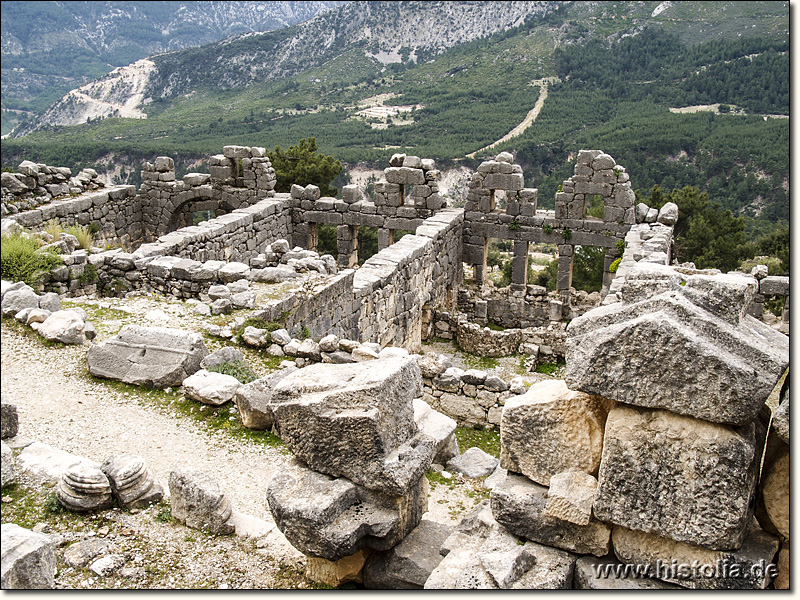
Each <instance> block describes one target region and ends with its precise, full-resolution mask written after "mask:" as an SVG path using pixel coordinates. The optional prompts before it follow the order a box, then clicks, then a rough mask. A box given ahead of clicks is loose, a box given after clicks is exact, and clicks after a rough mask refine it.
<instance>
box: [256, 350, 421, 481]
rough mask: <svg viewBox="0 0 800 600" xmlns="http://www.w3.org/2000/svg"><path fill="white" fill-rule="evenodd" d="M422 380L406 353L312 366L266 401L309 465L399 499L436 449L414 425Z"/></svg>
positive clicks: (283, 432) (289, 442)
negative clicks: (378, 358)
mask: <svg viewBox="0 0 800 600" xmlns="http://www.w3.org/2000/svg"><path fill="white" fill-rule="evenodd" d="M421 382H422V378H421V376H420V371H419V367H418V366H417V362H416V360H415V359H413V358H410V357H389V358H383V359H380V360H379V361H377V362H375V363H373V362H368V363H354V364H349V365H334V364H314V365H311V366H308V367H306V368H304V369H301V370H298V371H296V372H294V373H291V374H290V375H288V376H287V377H286V378H284V379H283V380H282V381H281V382H280V383H278V384H277V385H276V386H275V388H274V390H273V394H272V400H271V405H272V410H273V414H274V415H275V421H276V424H277V426H278V429H279V430H280V435H281V438H282V439H283V441H284V442H285V444H286V446H287V448H289V450H291V451H292V453H294V454H295V456H297V458H299V459H300V460H302V461H303V462H304V463H305V464H306V465H308V466H309V467H310V468H312V469H314V470H315V471H319V472H321V473H326V474H328V475H331V476H333V477H347V478H348V479H350V480H351V481H353V482H354V483H357V484H359V485H363V486H365V487H367V488H370V489H373V490H376V491H380V492H383V493H385V494H390V495H395V496H401V495H403V494H405V493H406V491H407V490H409V489H411V488H412V487H414V486H415V485H416V484H417V481H418V480H419V478H420V477H421V476H422V475H423V473H425V471H426V470H427V469H428V467H430V465H431V462H432V460H433V455H434V452H435V441H434V440H433V439H432V438H430V437H429V436H427V435H425V434H422V433H419V432H418V430H417V425H416V423H415V422H414V407H413V399H414V398H416V397H419V396H421V395H422V385H421Z"/></svg>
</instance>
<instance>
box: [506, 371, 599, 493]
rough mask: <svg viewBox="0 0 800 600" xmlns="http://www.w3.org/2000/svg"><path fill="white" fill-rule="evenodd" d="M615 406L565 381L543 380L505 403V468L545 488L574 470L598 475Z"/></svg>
mask: <svg viewBox="0 0 800 600" xmlns="http://www.w3.org/2000/svg"><path fill="white" fill-rule="evenodd" d="M613 404H614V403H613V402H610V401H608V400H606V399H605V398H602V397H600V396H593V395H590V394H584V393H582V392H573V391H571V390H569V389H567V385H566V384H565V383H564V381H563V380H560V379H551V380H548V381H541V382H539V383H537V384H535V385H533V386H531V388H530V389H529V390H528V391H527V392H526V393H525V394H523V395H522V396H516V397H514V398H511V399H509V400H507V401H506V404H505V406H504V407H503V414H502V417H501V421H500V466H501V467H503V468H504V469H508V470H509V471H514V472H515V473H522V474H523V475H525V476H526V477H528V478H529V479H532V480H533V481H536V482H537V483H540V484H542V485H550V477H551V476H553V475H555V474H556V473H561V472H563V471H568V470H571V469H574V470H579V471H584V472H586V473H589V474H592V475H593V474H596V473H597V469H598V467H599V466H600V457H601V455H602V452H603V429H604V427H605V422H606V417H607V416H608V410H609V409H610V408H611V406H613Z"/></svg>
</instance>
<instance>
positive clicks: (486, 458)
mask: <svg viewBox="0 0 800 600" xmlns="http://www.w3.org/2000/svg"><path fill="white" fill-rule="evenodd" d="M499 464H500V461H499V460H497V459H496V458H495V457H494V456H492V455H491V454H488V453H486V452H484V451H483V450H481V449H480V448H468V449H467V450H466V451H465V452H464V454H461V455H459V456H455V457H453V458H451V459H450V460H449V461H448V462H447V464H446V467H447V469H448V470H450V471H454V472H456V473H461V474H462V475H464V476H465V477H469V478H471V479H480V478H481V477H488V476H489V475H491V474H492V473H494V470H495V469H496V468H497V466H498V465H499Z"/></svg>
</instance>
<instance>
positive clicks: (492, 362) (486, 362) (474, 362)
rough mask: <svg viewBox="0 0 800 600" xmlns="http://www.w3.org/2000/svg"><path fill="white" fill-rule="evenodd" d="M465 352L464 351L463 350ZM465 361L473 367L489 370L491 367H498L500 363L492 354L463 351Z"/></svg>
mask: <svg viewBox="0 0 800 600" xmlns="http://www.w3.org/2000/svg"><path fill="white" fill-rule="evenodd" d="M462 352H463V351H462ZM463 355H464V362H465V363H467V365H468V366H469V368H471V369H479V370H481V371H488V370H489V369H496V368H497V367H498V365H499V363H498V361H497V359H496V358H494V357H491V356H476V355H474V354H468V353H466V352H463Z"/></svg>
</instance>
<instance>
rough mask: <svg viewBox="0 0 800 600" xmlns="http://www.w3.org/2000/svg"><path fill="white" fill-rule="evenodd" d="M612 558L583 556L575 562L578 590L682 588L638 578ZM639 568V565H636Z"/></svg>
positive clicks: (643, 577) (642, 577) (650, 579)
mask: <svg viewBox="0 0 800 600" xmlns="http://www.w3.org/2000/svg"><path fill="white" fill-rule="evenodd" d="M627 567H629V565H625V564H623V563H621V562H619V561H616V560H614V559H612V558H596V557H594V556H582V557H580V558H579V559H578V560H577V561H576V562H575V586H574V587H575V589H576V590H679V589H681V588H680V586H677V585H674V584H672V583H666V582H664V581H661V580H659V579H652V578H650V577H646V576H643V575H639V576H637V575H636V573H634V572H633V571H632V570H630V569H629V568H628V570H627V571H626V568H627ZM634 567H638V565H634Z"/></svg>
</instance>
